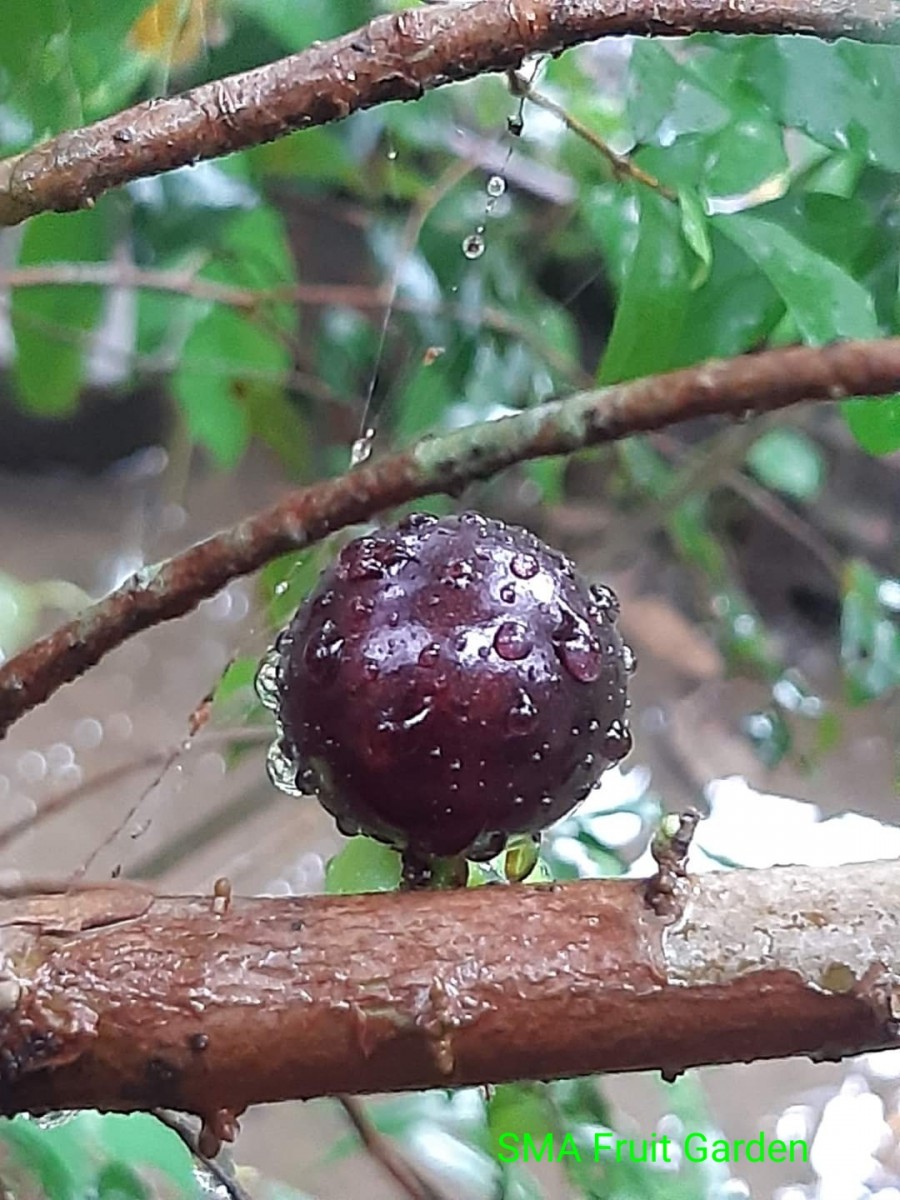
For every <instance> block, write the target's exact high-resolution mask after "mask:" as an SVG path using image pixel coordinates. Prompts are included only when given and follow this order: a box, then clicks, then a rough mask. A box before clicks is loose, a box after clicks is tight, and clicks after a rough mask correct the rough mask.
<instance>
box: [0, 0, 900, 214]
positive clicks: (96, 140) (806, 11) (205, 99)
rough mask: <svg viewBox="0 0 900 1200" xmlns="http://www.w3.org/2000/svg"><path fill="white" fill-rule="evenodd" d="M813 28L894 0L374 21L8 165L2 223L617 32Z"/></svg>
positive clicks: (685, 4) (648, 3)
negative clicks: (339, 36)
mask: <svg viewBox="0 0 900 1200" xmlns="http://www.w3.org/2000/svg"><path fill="white" fill-rule="evenodd" d="M700 30H721V31H724V32H730V33H813V34H818V35H819V36H821V37H839V36H846V37H856V38H862V39H865V40H870V41H888V40H892V39H894V38H895V37H896V36H897V30H898V19H897V11H896V5H895V4H894V3H893V0H740V2H739V3H736V2H735V0H474V2H473V3H470V4H462V5H460V4H438V5H435V6H430V7H427V8H418V9H409V10H406V11H403V12H400V13H393V14H390V15H387V16H383V17H378V18H376V19H375V20H374V21H371V22H370V23H369V24H368V25H366V26H365V27H364V28H362V29H359V30H356V31H355V32H353V33H349V34H346V35H345V36H344V37H341V38H336V39H335V40H333V41H330V42H324V43H313V45H311V46H309V47H307V48H306V49H305V50H302V51H301V52H300V53H299V54H294V55H291V56H290V57H289V58H284V59H281V60H279V61H278V62H274V63H269V64H267V65H266V66H263V67H258V68H256V69H254V70H252V71H245V72H243V73H241V74H239V75H232V76H230V77H228V78H227V79H219V80H215V81H213V82H212V83H207V84H203V85H202V86H200V87H197V88H194V89H192V90H191V91H189V92H186V93H184V94H183V95H181V96H173V97H170V98H168V99H154V100H149V101H147V102H145V103H143V104H139V105H136V106H135V107H133V108H130V109H126V110H125V111H124V112H121V113H117V114H116V115H115V116H112V117H108V118H106V119H105V120H102V121H98V122H97V123H96V124H94V125H89V126H87V127H86V128H84V129H76V130H72V131H71V132H67V133H62V134H60V135H59V136H58V137H56V138H54V139H53V140H51V141H49V142H45V143H43V144H42V145H40V146H37V147H35V148H33V149H32V150H27V151H25V152H24V153H22V154H19V155H17V156H16V157H14V158H10V159H7V160H6V161H4V162H0V225H15V224H17V223H18V222H20V221H24V220H25V219H26V218H27V217H30V216H33V215H34V214H35V213H39V212H44V211H46V210H57V211H66V210H70V209H75V208H82V207H84V206H85V205H87V204H90V203H92V202H93V201H94V200H95V199H96V198H97V197H98V196H99V195H101V194H102V193H103V192H105V191H108V190H109V189H110V188H113V187H117V186H120V185H121V184H123V183H127V182H129V181H130V180H133V179H139V178H141V177H142V176H147V175H156V174H159V173H160V172H161V171H169V170H172V169H173V168H174V167H180V166H183V165H184V164H185V163H195V162H197V161H199V160H200V159H209V158H216V157H218V156H219V155H222V154H228V153H230V152H231V151H233V150H238V149H240V148H241V147H243V146H252V145H256V144H258V143H260V142H266V141H271V140H272V139H274V138H277V137H281V136H283V135H284V134H287V133H291V132H293V131H294V130H296V129H305V128H309V127H310V126H313V125H321V124H324V123H325V122H327V121H334V120H338V119H340V118H343V117H347V116H349V115H350V114H351V113H353V112H356V111H358V110H359V109H364V108H370V107H372V106H373V105H375V104H380V103H383V102H384V101H386V100H410V99H414V98H417V97H418V96H421V95H422V93H423V92H424V91H426V90H428V89H429V88H434V87H438V86H440V85H442V84H445V83H449V82H451V81H453V80H460V79H470V78H472V77H473V76H475V75H480V74H483V73H484V72H488V71H502V70H508V69H510V68H516V67H518V66H520V64H521V62H522V60H523V58H524V57H525V56H526V55H528V54H534V53H537V52H545V51H550V52H553V51H558V50H562V49H565V48H566V47H567V46H572V45H575V44H576V43H578V42H585V41H589V40H591V39H593V38H598V37H604V36H608V35H612V34H628V33H633V34H648V33H656V34H684V33H691V32H695V31H700Z"/></svg>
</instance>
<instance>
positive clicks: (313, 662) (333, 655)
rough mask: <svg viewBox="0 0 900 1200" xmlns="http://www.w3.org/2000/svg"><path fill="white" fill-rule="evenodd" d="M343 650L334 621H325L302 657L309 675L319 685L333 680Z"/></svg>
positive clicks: (342, 642)
mask: <svg viewBox="0 0 900 1200" xmlns="http://www.w3.org/2000/svg"><path fill="white" fill-rule="evenodd" d="M343 648H344V639H343V638H342V637H341V636H340V634H339V632H338V627H337V625H335V623H334V621H326V622H325V623H324V625H323V626H322V628H321V630H320V631H319V635H318V637H316V638H314V640H313V641H311V642H310V643H309V645H308V646H307V647H306V653H305V654H304V656H303V657H304V661H305V662H306V666H307V669H308V670H309V673H310V675H312V677H313V678H314V679H315V680H317V681H318V682H319V683H327V682H329V681H330V680H332V679H334V677H335V675H336V674H337V671H338V667H339V666H340V659H341V651H342V650H343Z"/></svg>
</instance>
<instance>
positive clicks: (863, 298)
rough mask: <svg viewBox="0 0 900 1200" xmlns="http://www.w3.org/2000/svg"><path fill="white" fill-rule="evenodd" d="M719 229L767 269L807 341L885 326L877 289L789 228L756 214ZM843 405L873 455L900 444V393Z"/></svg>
mask: <svg viewBox="0 0 900 1200" xmlns="http://www.w3.org/2000/svg"><path fill="white" fill-rule="evenodd" d="M716 224H717V226H718V228H719V229H720V230H721V231H722V233H724V234H725V235H726V236H727V237H729V238H731V239H732V240H733V241H734V242H736V243H737V244H738V245H739V246H740V247H741V249H743V250H744V252H745V253H746V254H747V255H748V256H749V257H751V258H753V259H754V260H755V261H756V262H757V263H758V264H759V266H760V268H761V269H762V270H763V271H764V272H765V274H766V275H767V277H768V278H769V280H770V281H771V283H772V285H773V286H774V287H775V289H776V290H777V291H778V293H779V294H780V295H781V297H782V299H783V300H784V302H785V304H786V305H787V308H788V312H789V313H790V316H791V318H792V319H793V321H794V322H795V323H796V326H797V329H798V330H799V332H800V335H801V336H802V338H803V340H804V341H806V342H811V343H813V344H814V345H817V344H822V343H825V342H829V341H833V340H835V339H838V338H874V337H878V335H879V332H880V329H879V324H878V318H877V316H876V314H875V306H874V302H873V299H872V295H871V293H870V292H869V291H868V290H867V289H866V288H864V287H863V285H862V284H861V283H859V282H857V280H855V279H854V278H853V277H852V276H851V275H849V274H848V273H847V272H846V271H845V270H844V269H843V268H842V267H840V266H838V264H837V263H835V262H833V261H832V260H831V259H829V258H826V257H825V256H824V255H823V254H819V253H818V252H817V251H815V250H813V249H812V248H811V247H810V246H808V245H806V244H805V243H804V242H802V241H801V240H800V239H799V238H798V237H796V236H795V235H794V234H793V233H791V232H790V231H789V230H787V229H785V228H784V227H783V226H782V225H780V224H777V223H775V222H773V221H768V220H766V219H764V218H763V217H761V216H758V215H756V214H753V213H738V214H735V215H734V216H729V217H719V218H716ZM842 410H843V412H844V415H845V418H846V420H847V423H848V425H849V426H850V430H851V432H852V433H853V435H854V437H855V438H856V439H857V441H858V442H859V443H860V444H861V445H862V446H863V448H864V449H866V450H868V451H869V452H870V453H872V454H888V453H891V452H892V451H894V450H896V449H898V448H900V396H891V397H888V398H886V399H880V400H873V399H869V398H856V399H853V400H849V401H846V402H845V403H844V404H843V406H842Z"/></svg>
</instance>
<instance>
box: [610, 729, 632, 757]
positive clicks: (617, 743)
mask: <svg viewBox="0 0 900 1200" xmlns="http://www.w3.org/2000/svg"><path fill="white" fill-rule="evenodd" d="M631 742H632V738H631V730H630V729H629V728H628V726H627V725H626V724H625V723H624V721H619V720H615V721H612V722H610V725H609V728H608V729H607V731H606V736H605V737H604V739H603V753H604V755H605V756H606V757H607V758H608V759H609V760H610V761H611V762H618V760H619V759H620V758H624V757H625V755H626V754H627V753H628V752H629V750H630V749H631Z"/></svg>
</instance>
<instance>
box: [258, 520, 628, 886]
mask: <svg viewBox="0 0 900 1200" xmlns="http://www.w3.org/2000/svg"><path fill="white" fill-rule="evenodd" d="M617 615H618V602H617V600H616V598H615V596H614V594H613V593H612V592H611V591H610V590H609V589H608V588H605V587H602V586H594V587H589V586H588V585H587V583H585V582H584V580H582V579H581V577H580V576H579V575H578V574H577V572H576V571H575V568H574V566H573V564H572V563H571V562H570V561H569V560H568V559H567V558H565V557H564V556H563V555H562V554H560V553H559V552H558V551H556V550H552V549H550V547H548V546H546V545H545V544H544V543H543V542H541V541H540V540H539V539H538V538H536V537H535V536H534V535H533V534H531V533H529V532H527V531H526V530H524V529H520V528H517V527H513V526H508V525H505V524H503V523H502V522H500V521H495V520H488V519H486V518H484V517H482V516H480V515H479V514H477V513H471V512H468V513H463V514H462V515H461V516H454V517H445V518H441V519H438V518H436V517H433V516H429V515H427V514H424V513H414V514H412V515H411V516H409V517H407V518H405V519H404V520H403V521H401V522H400V523H399V524H398V525H395V526H392V527H390V528H387V529H384V530H379V531H377V532H374V533H372V534H369V535H367V536H365V537H361V538H358V539H357V540H356V541H353V542H351V543H349V544H348V545H347V546H345V547H344V549H343V551H342V552H341V554H340V555H339V556H338V558H337V560H336V561H335V562H334V563H333V564H332V565H331V566H330V567H329V568H328V569H327V570H326V571H325V572H324V573H323V574H322V577H321V578H320V580H319V583H318V585H317V586H316V588H315V589H314V591H313V592H312V593H311V595H310V596H309V597H308V598H307V600H306V601H305V602H304V603H303V604H302V605H301V607H300V608H299V610H298V611H297V613H296V614H295V616H294V618H293V619H292V621H291V622H290V624H289V625H288V626H287V628H286V629H285V630H284V631H283V632H282V633H281V634H280V636H279V638H278V639H277V641H276V643H275V645H274V646H273V647H272V649H271V650H270V651H269V653H268V654H267V655H266V657H265V659H264V660H263V662H262V664H261V666H260V669H259V673H258V676H257V690H258V692H259V695H260V698H261V700H262V702H263V703H264V704H265V705H266V706H267V707H268V708H270V709H271V710H272V711H273V712H274V713H275V714H276V717H277V722H278V729H279V737H278V739H277V741H276V743H275V744H274V745H273V747H272V749H271V751H270V755H269V768H270V774H271V776H272V779H273V782H274V783H275V784H276V785H277V786H278V787H279V788H281V789H282V790H284V791H287V792H289V793H292V794H301V793H313V794H315V795H316V796H318V798H319V800H320V801H321V803H322V804H323V805H324V807H325V808H326V809H327V810H328V811H329V812H330V813H331V814H332V815H333V816H334V817H335V819H336V821H337V824H338V827H339V828H340V830H341V831H342V832H343V833H345V834H348V835H352V834H356V833H365V834H368V835H370V836H372V837H375V838H378V839H379V840H380V841H383V842H387V843H388V844H390V845H392V846H395V847H397V848H398V849H399V850H401V851H402V852H403V853H404V856H405V858H406V859H407V862H408V863H426V862H428V861H429V860H430V859H432V858H434V857H445V856H448V857H449V856H465V857H467V858H470V859H476V860H484V859H488V858H492V857H493V856H495V855H496V854H499V853H500V851H501V850H502V849H503V848H504V846H505V845H506V841H507V838H508V837H510V836H511V835H516V834H535V833H538V832H539V831H540V830H541V829H543V828H545V827H546V826H547V825H550V824H551V823H552V822H553V821H556V820H558V819H559V818H560V817H562V816H564V815H565V814H566V813H568V812H569V811H570V810H571V809H572V808H573V807H574V806H575V805H576V804H577V803H578V802H579V801H581V800H582V799H584V797H585V796H586V795H587V793H588V792H589V791H590V790H591V788H592V787H593V786H594V785H595V784H596V782H597V780H598V779H599V778H600V776H601V775H602V773H603V772H604V771H605V770H606V769H607V768H608V767H609V766H611V765H612V764H613V763H616V762H618V761H619V760H620V759H621V758H623V757H624V756H625V755H626V754H627V753H628V751H629V749H630V748H631V735H630V733H629V731H628V726H627V722H626V720H625V712H626V709H627V706H628V701H627V683H628V676H629V674H630V672H631V670H632V669H633V662H634V660H633V656H632V655H631V652H630V650H629V649H628V647H627V646H626V645H625V644H624V643H623V641H622V638H621V636H620V635H619V633H618V630H617V629H616V618H617Z"/></svg>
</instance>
